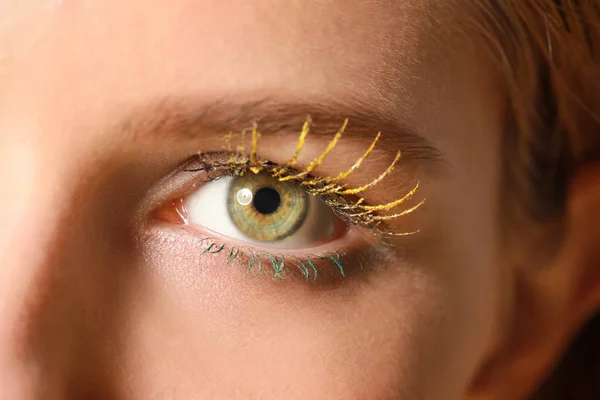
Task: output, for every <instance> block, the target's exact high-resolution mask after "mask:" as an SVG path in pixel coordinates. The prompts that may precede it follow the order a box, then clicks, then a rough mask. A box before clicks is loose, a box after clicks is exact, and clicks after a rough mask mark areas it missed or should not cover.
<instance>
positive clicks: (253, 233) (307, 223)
mask: <svg viewBox="0 0 600 400" xmlns="http://www.w3.org/2000/svg"><path fill="white" fill-rule="evenodd" d="M185 206H186V207H185V208H186V210H187V221H188V223H189V224H193V225H199V226H203V227H204V228H207V229H210V230H212V231H214V232H216V233H219V234H221V235H224V236H228V237H230V238H233V239H237V240H241V241H245V242H248V243H252V244H260V245H261V246H263V247H270V248H288V249H289V248H299V247H313V246H316V245H318V244H321V243H322V242H323V241H326V240H328V239H332V236H334V235H335V233H336V232H339V230H340V229H339V227H340V225H345V224H344V223H343V222H342V221H341V220H340V219H339V218H337V217H336V216H335V215H334V213H333V212H332V210H331V208H330V207H329V206H327V205H326V204H325V203H323V202H322V201H321V200H320V199H319V198H317V197H316V196H312V195H309V194H308V193H306V191H305V190H304V189H303V188H302V187H301V186H300V185H298V184H297V183H294V182H280V181H279V180H277V179H275V178H273V177H272V176H271V175H269V174H267V173H259V174H254V173H247V174H244V175H243V176H234V177H229V176H226V177H222V178H220V179H217V180H215V181H212V182H209V183H206V184H204V185H203V186H202V187H200V189H198V190H197V191H196V192H195V193H193V194H191V195H190V196H188V197H187V198H186V199H185Z"/></svg>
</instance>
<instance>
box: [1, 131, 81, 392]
mask: <svg viewBox="0 0 600 400" xmlns="http://www.w3.org/2000/svg"><path fill="white" fill-rule="evenodd" d="M2 139H3V140H2V145H1V146H0V174H1V175H0V177H1V178H2V185H0V196H1V198H2V199H3V203H4V206H2V207H0V388H2V389H1V393H2V395H0V399H2V398H4V397H3V396H4V395H5V394H11V397H10V398H14V399H34V398H35V399H37V398H48V397H49V395H50V396H52V397H50V398H53V397H54V395H51V394H50V393H51V392H50V391H49V390H51V387H50V386H49V382H48V378H49V376H48V370H49V368H48V365H47V364H46V363H47V361H48V359H49V358H55V356H54V355H53V354H52V353H54V352H55V351H56V350H57V345H59V343H58V342H57V341H56V338H57V336H56V335H55V334H54V333H51V332H49V329H47V328H48V325H49V324H48V321H49V318H53V317H52V316H53V315H55V317H56V318H60V314H61V312H60V311H59V310H57V308H59V307H60V305H59V303H57V301H56V296H57V295H58V294H59V293H58V291H59V290H60V279H59V278H60V276H61V274H62V273H64V270H63V268H64V267H65V266H64V265H62V264H61V258H62V254H61V252H62V251H63V249H64V241H65V240H66V234H68V231H69V226H68V225H69V210H68V204H69V203H70V202H69V198H70V197H72V193H69V192H68V187H69V186H68V185H58V182H60V180H61V179H64V177H63V176H61V170H63V169H62V168H61V166H60V165H56V166H55V167H54V168H51V167H50V166H49V165H44V159H43V157H40V153H39V152H36V149H35V148H34V147H33V146H28V145H27V143H24V142H19V141H16V140H15V141H8V140H4V139H6V138H5V137H4V138H2ZM58 187H60V188H61V189H62V190H57V188H58ZM65 188H67V190H65ZM60 295H61V296H62V295H64V293H62V294H60ZM59 346H60V345H59ZM53 367H58V368H59V369H60V367H59V366H58V365H56V364H55V365H53ZM55 372H56V373H57V374H60V371H58V370H56V371H55Z"/></svg>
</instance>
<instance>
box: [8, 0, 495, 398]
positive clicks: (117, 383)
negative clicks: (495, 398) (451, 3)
mask: <svg viewBox="0 0 600 400" xmlns="http://www.w3.org/2000/svg"><path fill="white" fill-rule="evenodd" d="M460 3H461V2H458V4H459V5H460ZM465 3H466V2H465ZM463 11H464V12H466V11H467V6H466V5H465V10H463ZM459 14H460V13H459V12H457V8H454V9H449V8H446V7H444V6H441V5H439V3H438V2H435V1H431V2H426V1H417V0H414V1H413V0H403V1H392V0H389V1H387V0H384V1H363V2H353V3H348V2H344V1H327V2H319V1H310V2H298V3H296V2H277V1H273V0H260V1H252V2H248V1H242V0H229V1H213V0H203V1H190V0H172V1H169V2H165V1H156V0H152V1H145V2H144V3H143V5H141V3H140V2H139V1H132V0H130V1H123V0H120V1H99V0H98V1H96V0H89V1H85V2H84V1H50V0H38V1H28V2H22V3H21V2H19V3H15V2H12V1H6V0H2V1H0V87H2V90H0V132H1V133H0V171H2V172H1V177H2V182H3V183H2V185H1V186H0V188H1V189H0V191H1V192H2V198H3V199H4V200H5V203H4V206H3V207H2V208H1V209H0V222H1V223H0V265H1V268H0V293H1V295H0V296H1V301H0V305H1V307H0V386H1V387H3V388H4V389H3V391H7V393H9V395H8V396H9V398H19V399H34V398H56V399H59V398H60V399H63V398H82V397H86V398H128V399H153V398H156V399H161V398H181V399H192V398H198V399H226V398H244V399H249V398H272V399H281V398H286V399H300V398H310V399H330V398H332V394H333V393H335V394H336V395H335V396H336V398H347V399H365V398H373V399H395V398H402V399H419V398H427V399H444V400H447V399H460V398H464V396H466V392H468V390H469V385H470V382H471V380H472V379H473V377H474V375H476V374H477V371H478V367H479V365H480V363H481V362H482V360H483V359H484V358H485V357H486V356H487V355H488V353H489V352H490V351H491V349H493V347H494V345H495V344H496V341H497V332H498V331H499V325H500V321H502V317H503V315H504V304H505V301H504V296H505V293H506V290H505V287H504V283H503V282H504V281H505V280H504V277H503V274H502V271H503V268H502V265H503V260H502V259H501V258H499V257H496V255H497V254H498V252H499V244H498V243H499V238H498V230H499V229H498V226H499V224H498V216H497V214H496V210H497V208H498V207H499V205H498V204H497V203H496V199H497V198H498V197H499V196H498V191H497V188H498V182H499V178H498V177H499V174H500V165H499V158H500V150H499V138H500V129H501V109H500V106H499V105H500V101H501V99H500V98H499V95H498V93H499V91H498V90H497V89H496V81H495V77H494V75H493V74H492V72H491V71H492V69H491V68H490V66H489V64H488V61H487V60H486V59H485V58H483V57H482V56H481V55H480V53H479V52H478V51H477V45H476V43H474V42H473V41H469V40H468V39H467V38H466V36H464V35H461V32H460V30H459V29H458V28H456V30H452V29H454V28H450V27H457V26H459V21H458V19H457V17H456V16H457V15H459ZM308 115H310V116H311V118H312V124H311V130H310V133H308V134H307V135H306V137H305V142H304V146H298V145H297V143H298V141H299V138H300V137H301V136H302V129H303V125H304V123H305V121H306V120H307V118H306V117H307V116H308ZM346 118H347V119H348V122H347V126H346V130H345V132H344V134H343V136H342V138H341V139H339V141H338V142H337V143H336V145H335V147H334V148H333V150H332V151H331V152H330V153H329V154H327V157H324V158H323V160H322V162H320V163H318V164H319V165H318V167H317V168H315V169H314V170H313V171H309V172H310V174H304V175H303V176H302V177H298V178H297V179H289V180H288V181H282V180H280V179H277V178H274V177H273V175H277V174H276V165H281V166H287V167H286V168H287V170H286V176H293V175H294V171H297V174H300V175H302V173H303V171H304V172H307V171H306V170H307V168H309V167H310V165H311V162H313V161H314V160H315V159H319V156H320V155H321V154H322V153H323V152H324V151H325V149H327V148H328V145H329V144H330V143H331V141H332V140H333V139H334V137H335V135H336V132H338V130H339V129H340V128H341V127H342V126H343V125H344V121H345V119H346ZM254 124H256V125H254ZM254 126H258V130H259V131H260V136H259V135H258V134H257V135H256V136H255V137H254V139H256V140H257V146H253V145H252V139H253V137H252V128H253V127H254ZM244 129H246V134H242V133H241V132H242V131H244ZM230 131H231V132H232V134H231V135H229V134H228V132H230ZM305 132H306V130H305ZM378 132H381V137H380V139H379V141H378V142H377V143H376V145H375V146H374V147H373V151H372V153H371V154H370V155H369V157H368V158H366V159H365V160H364V162H363V163H362V164H361V166H360V168H358V169H356V171H354V172H353V173H352V174H349V175H348V176H346V177H344V179H343V180H341V181H340V184H342V185H344V188H346V189H347V188H359V187H361V186H364V185H367V184H369V183H374V184H373V185H371V186H369V187H368V188H366V189H365V190H364V191H360V192H357V193H355V194H349V195H344V196H341V195H339V193H336V194H335V195H333V194H332V195H331V196H329V197H328V196H314V195H313V194H308V195H305V194H304V193H305V191H306V190H308V189H310V188H312V189H311V190H312V191H313V192H316V191H318V190H317V189H315V187H317V186H318V185H317V183H318V181H319V179H321V183H322V182H324V181H323V179H326V178H330V179H331V178H335V177H336V176H338V175H339V174H340V173H343V172H344V171H347V170H348V169H349V168H351V167H352V166H353V165H354V164H355V162H357V161H358V160H361V157H362V156H363V155H364V154H365V152H366V151H367V150H368V149H369V148H370V146H371V143H373V140H374V139H375V137H376V134H377V133H378ZM242 147H243V148H242ZM297 148H298V149H299V148H301V151H300V152H299V154H298V157H297V159H295V162H290V160H292V161H294V154H295V151H296V149H297ZM254 150H256V151H255V152H254ZM398 152H401V155H402V156H401V158H400V159H399V161H398V162H397V163H394V160H395V157H396V156H397V154H398ZM199 153H200V155H198V154H199ZM234 156H235V157H237V158H236V160H237V161H236V162H233V161H232V159H233V158H234ZM253 156H254V160H252V158H253ZM240 160H241V161H240ZM253 161H255V162H256V165H260V168H259V167H257V168H259V169H260V170H261V172H260V173H258V174H255V173H254V172H252V171H248V165H249V163H252V162H253ZM267 162H268V163H267ZM234 164H235V165H234ZM274 165H275V166H274ZM391 165H394V168H389V171H388V173H387V174H385V175H384V179H382V180H381V181H380V182H378V181H377V178H378V177H379V176H381V175H382V174H383V173H384V172H385V171H386V170H387V169H388V167H390V166H391ZM213 178H220V179H216V180H213ZM311 179H312V186H311V184H310V180H311ZM306 182H309V183H308V184H307V183H306ZM328 182H330V181H328ZM375 183H376V184H375ZM417 184H418V185H419V186H418V189H417V190H416V192H414V195H413V196H412V197H410V198H407V199H406V201H403V202H402V204H396V203H399V199H402V198H404V197H405V196H406V195H407V194H408V193H410V192H411V190H413V189H414V188H415V187H416V186H417ZM236 185H237V186H236ZM320 187H322V186H320ZM232 188H233V189H232ZM242 189H246V191H242ZM260 189H265V190H266V191H265V190H263V191H262V192H259V190H260ZM340 191H341V190H340ZM265 193H266V194H265ZM238 194H239V195H240V196H242V195H243V194H245V195H246V196H247V197H243V196H242V197H240V196H238ZM269 196H270V197H269ZM240 198H241V199H242V200H241V201H240ZM248 198H250V200H249V201H246V200H247V199H248ZM263 198H264V199H266V200H264V204H263V203H261V201H263V200H260V199H263ZM360 198H364V200H359V199H360ZM290 199H291V200H290ZM302 199H304V200H305V204H303V203H302V201H304V200H302ZM328 199H329V200H331V199H337V201H329V203H327V200H328ZM288 200H289V201H288ZM301 200H302V201H301ZM423 200H424V203H422V204H421V202H422V201H423ZM244 203H246V204H244ZM390 203H392V205H395V206H394V207H392V205H390V206H389V207H387V208H386V207H381V209H380V210H376V211H373V212H369V209H368V208H364V207H363V208H360V206H361V205H362V206H365V205H369V206H372V207H376V206H380V205H381V206H385V205H386V204H390ZM248 204H249V206H248ZM261 204H262V205H261ZM344 204H345V205H347V206H348V207H350V208H348V209H349V210H350V211H348V212H346V213H345V214H344V212H343V205H344ZM419 204H421V205H420V206H419V207H417V208H415V207H416V206H417V205H419ZM284 206H285V207H284ZM248 207H250V208H248ZM252 207H254V208H252ZM261 207H262V208H261ZM265 207H266V208H265ZM273 210H276V211H273ZM406 210H411V211H412V212H408V213H406V215H403V216H394V214H400V213H402V212H403V211H406ZM236 213H237V214H236ZM350 214H352V216H350ZM356 214H363V216H366V217H369V216H370V217H375V216H384V215H388V216H390V218H389V219H385V220H382V221H378V220H377V219H376V220H371V221H370V223H365V221H364V220H365V218H362V219H361V218H359V217H357V216H356ZM236 216H237V217H236ZM234 217H235V218H237V220H236V219H235V218H234ZM236 221H237V222H236ZM374 221H375V222H381V223H379V224H374ZM367 222H368V221H367ZM367 225H370V227H369V226H367ZM373 225H376V227H375V228H374V226H373ZM281 226H283V227H281ZM273 232H275V233H273ZM411 232H416V233H414V234H411V235H389V234H390V233H394V234H399V233H411ZM475 243H476V245H474V244H475ZM282 260H284V262H282ZM313 267H314V268H313ZM5 393H6V392H5Z"/></svg>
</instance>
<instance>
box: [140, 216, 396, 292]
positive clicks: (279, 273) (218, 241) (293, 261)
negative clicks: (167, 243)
mask: <svg viewBox="0 0 600 400" xmlns="http://www.w3.org/2000/svg"><path fill="white" fill-rule="evenodd" d="M151 229H157V230H160V231H161V232H163V234H164V233H165V232H166V234H167V235H177V236H178V238H177V239H178V240H184V241H186V242H187V243H188V245H187V246H186V249H190V250H189V252H190V253H194V254H193V256H194V257H209V256H210V257H214V259H215V261H216V264H217V265H215V267H219V268H221V267H225V266H228V267H229V266H235V267H237V268H239V269H240V270H241V271H244V272H246V273H247V274H248V275H250V276H251V277H252V276H258V275H266V276H269V277H271V278H272V279H273V280H280V279H285V280H292V281H296V280H304V281H306V282H312V283H317V284H320V285H321V284H333V283H335V282H341V281H343V280H344V278H351V277H353V276H356V275H357V272H360V271H361V270H363V269H365V268H367V267H372V266H373V263H372V262H370V259H371V258H372V256H373V253H374V250H375V249H379V250H377V252H378V253H381V252H382V250H383V251H384V252H385V253H389V249H387V250H386V249H385V248H382V247H381V244H380V243H379V241H376V242H374V241H373V240H368V239H367V236H366V235H365V234H364V233H362V232H359V231H358V229H351V230H350V231H349V232H348V233H347V234H346V235H344V237H342V238H340V239H338V240H335V241H333V242H329V243H327V244H326V245H324V246H319V247H315V248H313V249H304V250H302V249H300V250H294V251H289V250H278V249H261V248H258V247H256V248H255V247H252V246H249V245H248V244H244V243H237V242H235V241H233V240H231V239H229V238H226V237H222V236H219V235H218V234H216V233H214V232H210V231H208V230H205V229H203V228H201V227H200V228H198V227H193V226H190V225H172V224H169V223H164V222H163V223H160V222H159V223H157V224H155V225H154V226H153V227H152V228H151ZM384 247H385V246H384ZM376 258H378V259H381V255H380V254H379V255H378V256H377V257H376Z"/></svg>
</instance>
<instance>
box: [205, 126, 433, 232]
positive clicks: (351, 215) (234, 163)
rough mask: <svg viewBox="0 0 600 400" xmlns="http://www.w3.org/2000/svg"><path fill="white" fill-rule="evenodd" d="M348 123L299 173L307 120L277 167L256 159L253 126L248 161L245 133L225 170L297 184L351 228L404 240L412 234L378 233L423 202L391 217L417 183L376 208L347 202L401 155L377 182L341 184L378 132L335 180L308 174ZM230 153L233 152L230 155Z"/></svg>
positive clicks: (361, 202)
mask: <svg viewBox="0 0 600 400" xmlns="http://www.w3.org/2000/svg"><path fill="white" fill-rule="evenodd" d="M348 123H349V121H348V119H346V120H345V121H344V123H343V124H342V126H341V127H340V129H339V130H338V131H337V132H336V134H335V135H334V137H333V139H331V141H330V142H329V144H328V145H327V147H326V148H325V150H324V151H323V152H322V153H321V154H320V155H319V156H318V157H316V158H315V159H314V160H313V161H311V162H310V163H309V164H308V165H307V166H306V167H304V168H303V169H297V168H296V167H297V164H298V159H299V157H300V154H301V152H302V149H303V148H304V146H305V144H306V139H307V137H308V136H309V134H310V129H311V124H312V119H311V118H310V117H308V118H307V119H306V121H305V122H304V125H303V126H302V130H301V132H300V135H299V137H298V141H297V143H296V149H295V151H294V154H293V155H292V157H291V158H290V159H289V160H288V161H287V162H285V163H284V164H281V165H275V164H273V163H271V162H269V161H266V160H262V159H260V157H259V156H258V145H259V139H260V136H261V135H260V131H259V128H258V125H257V124H254V125H253V127H252V130H251V148H250V152H249V157H248V156H246V155H245V153H246V151H245V147H244V143H245V140H246V135H247V131H242V132H241V133H240V140H241V145H240V146H238V147H237V149H236V152H235V153H234V154H232V156H231V157H230V158H229V159H228V160H227V162H226V164H225V167H227V168H228V169H229V170H230V171H232V172H233V174H235V175H244V174H245V173H247V172H248V171H250V172H251V173H254V174H258V173H260V172H267V173H269V174H271V176H272V177H273V178H275V179H278V180H279V181H281V182H286V181H297V182H298V184H300V185H302V186H303V187H304V188H305V190H306V191H307V192H308V193H310V194H312V195H315V196H319V197H320V198H322V199H323V201H324V202H325V203H326V204H327V205H329V206H330V207H332V208H333V209H334V210H335V212H336V213H337V214H338V216H340V217H341V218H342V219H343V220H345V221H346V222H348V223H352V224H357V225H358V224H361V225H364V226H367V227H369V228H370V229H372V230H373V231H376V232H377V233H380V234H383V235H390V236H406V235H412V234H414V233H417V232H418V231H416V232H391V231H386V230H382V229H381V224H382V223H383V222H385V221H390V220H393V219H396V218H400V217H402V216H405V215H408V214H411V213H413V212H414V211H416V210H417V209H418V208H419V207H421V206H422V205H423V204H424V202H425V200H421V201H420V202H419V203H418V204H416V205H415V206H413V207H410V208H408V209H405V210H403V211H400V212H395V213H393V212H392V210H393V209H396V208H397V207H399V206H401V205H402V204H404V203H406V202H408V201H409V200H411V199H412V198H413V197H414V195H415V194H416V192H417V191H418V189H419V183H417V184H416V185H415V187H414V188H413V189H412V190H410V191H409V192H408V193H407V194H405V195H404V196H403V197H401V198H399V199H397V200H395V201H392V202H389V203H386V204H380V205H367V204H365V202H366V200H365V198H364V197H358V199H352V200H351V199H349V197H350V196H354V197H356V196H357V195H360V194H362V193H363V192H365V191H367V190H369V189H372V188H374V187H375V186H377V185H378V184H379V183H381V182H382V181H383V180H384V179H385V178H386V177H388V176H389V175H390V174H391V173H392V172H393V171H394V169H395V168H396V165H397V164H398V162H399V161H400V159H401V152H398V153H397V154H396V157H395V158H394V160H393V162H392V163H391V164H390V165H389V166H388V168H387V169H386V170H385V171H383V172H382V173H381V174H380V175H379V176H378V177H377V178H375V179H374V180H372V181H371V182H369V183H367V184H365V185H362V186H359V187H349V186H348V185H347V184H344V183H343V181H344V180H345V179H347V178H348V177H349V176H350V175H352V173H354V172H355V171H356V170H357V169H358V168H360V166H361V165H362V164H363V163H364V162H365V160H366V159H367V158H368V157H369V156H370V155H371V153H372V152H373V150H374V149H375V147H376V146H377V143H378V142H379V140H380V138H381V132H379V133H378V134H377V136H376V137H375V139H374V140H373V142H372V143H371V145H370V146H369V147H368V148H367V150H366V151H365V152H364V154H363V155H362V156H361V157H360V158H359V159H358V160H357V161H356V162H355V163H354V164H353V165H352V166H351V167H350V168H349V169H348V170H346V171H343V172H341V173H339V174H338V175H337V176H335V177H324V178H323V177H314V176H312V175H311V173H312V172H313V171H314V170H315V169H317V168H318V167H319V166H320V165H321V164H323V162H324V161H325V159H326V158H327V156H328V155H329V154H330V153H331V152H332V151H333V150H334V149H335V147H336V146H337V144H338V143H339V141H340V140H341V139H342V137H343V135H344V133H345V132H346V129H347V127H348ZM232 142H233V133H232V132H230V133H228V134H227V135H226V137H225V143H226V148H227V150H228V151H230V152H232ZM232 153H233V152H232ZM209 164H210V166H211V167H212V168H217V167H219V165H218V163H214V162H213V163H209Z"/></svg>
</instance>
